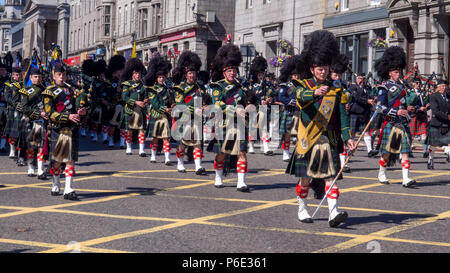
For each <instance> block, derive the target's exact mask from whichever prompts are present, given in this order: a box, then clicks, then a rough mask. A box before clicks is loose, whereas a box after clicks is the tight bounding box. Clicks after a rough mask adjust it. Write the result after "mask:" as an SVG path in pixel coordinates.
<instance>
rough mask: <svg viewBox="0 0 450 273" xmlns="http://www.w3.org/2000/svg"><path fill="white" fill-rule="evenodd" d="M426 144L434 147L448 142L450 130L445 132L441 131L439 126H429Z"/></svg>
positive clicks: (449, 142) (445, 144)
mask: <svg viewBox="0 0 450 273" xmlns="http://www.w3.org/2000/svg"><path fill="white" fill-rule="evenodd" d="M427 144H428V145H431V146H435V147H441V146H447V145H448V144H450V130H449V131H448V132H447V133H446V134H442V133H441V128H440V127H439V128H438V127H432V126H430V128H429V130H428V136H427Z"/></svg>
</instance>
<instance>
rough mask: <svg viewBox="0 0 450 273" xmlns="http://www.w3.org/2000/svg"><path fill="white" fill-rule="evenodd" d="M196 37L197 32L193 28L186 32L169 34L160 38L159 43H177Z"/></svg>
mask: <svg viewBox="0 0 450 273" xmlns="http://www.w3.org/2000/svg"><path fill="white" fill-rule="evenodd" d="M195 36H197V31H196V30H195V28H192V29H188V30H182V31H178V32H174V33H171V34H166V35H162V36H161V40H160V42H161V43H169V42H173V41H178V40H181V39H186V38H191V37H195Z"/></svg>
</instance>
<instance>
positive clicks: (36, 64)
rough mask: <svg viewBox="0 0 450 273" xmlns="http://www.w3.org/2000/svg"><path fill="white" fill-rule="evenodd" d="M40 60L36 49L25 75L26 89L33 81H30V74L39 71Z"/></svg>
mask: <svg viewBox="0 0 450 273" xmlns="http://www.w3.org/2000/svg"><path fill="white" fill-rule="evenodd" d="M39 64H40V60H39V57H38V55H37V51H36V49H34V50H33V55H32V56H31V60H30V64H29V66H28V69H27V73H26V74H25V78H24V79H23V83H24V85H25V87H26V88H28V87H30V86H31V84H32V83H31V79H30V76H31V75H30V73H31V70H32V69H34V68H35V69H39Z"/></svg>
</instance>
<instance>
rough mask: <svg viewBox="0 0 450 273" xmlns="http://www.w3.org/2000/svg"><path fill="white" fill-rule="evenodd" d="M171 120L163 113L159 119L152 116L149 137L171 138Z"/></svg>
mask: <svg viewBox="0 0 450 273" xmlns="http://www.w3.org/2000/svg"><path fill="white" fill-rule="evenodd" d="M170 134H171V130H170V120H169V118H168V117H167V115H163V116H162V117H161V118H159V119H156V120H155V119H154V118H152V117H150V120H149V124H148V133H147V136H148V137H154V138H170Z"/></svg>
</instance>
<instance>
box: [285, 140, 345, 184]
mask: <svg viewBox="0 0 450 273" xmlns="http://www.w3.org/2000/svg"><path fill="white" fill-rule="evenodd" d="M330 148H331V157H332V159H333V165H334V169H335V170H336V174H337V172H339V170H340V169H341V161H340V160H339V151H338V146H334V145H332V144H331V143H330ZM311 153H312V149H311V150H309V152H307V153H306V155H305V156H299V154H297V151H296V150H295V151H294V153H293V154H292V156H291V159H290V161H289V164H288V167H287V169H286V173H287V174H290V175H295V177H298V178H301V177H302V178H310V179H312V177H310V176H308V175H307V171H308V166H309V163H310V160H311ZM336 174H335V175H336ZM333 177H334V176H333ZM327 178H330V177H326V178H323V179H327Z"/></svg>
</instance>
